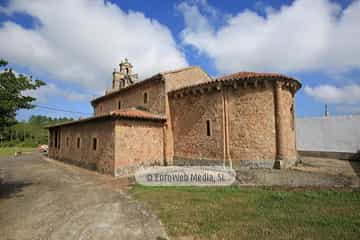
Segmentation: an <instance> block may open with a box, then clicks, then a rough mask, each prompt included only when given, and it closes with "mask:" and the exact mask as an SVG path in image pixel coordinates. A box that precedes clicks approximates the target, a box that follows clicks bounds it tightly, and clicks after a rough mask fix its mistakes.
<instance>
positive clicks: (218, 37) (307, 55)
mask: <svg viewBox="0 0 360 240" xmlns="http://www.w3.org/2000/svg"><path fill="white" fill-rule="evenodd" d="M262 7H263V8H265V10H266V9H267V10H266V11H265V17H263V16H261V15H259V14H258V13H257V12H255V11H251V10H248V9H247V10H244V11H242V12H239V13H238V14H236V15H233V16H231V17H228V18H227V19H226V22H225V24H224V25H222V26H220V27H217V28H216V27H214V26H213V25H212V24H210V21H209V17H208V14H206V12H204V11H202V6H201V5H199V4H190V3H189V2H183V3H181V4H179V5H178V10H179V11H180V12H181V13H182V14H183V16H184V20H185V25H186V27H185V29H184V30H183V31H182V40H183V43H184V44H187V45H191V46H193V47H195V48H196V49H198V50H199V51H200V52H202V53H206V54H208V56H210V57H211V58H212V59H214V61H215V65H216V67H217V69H218V70H219V71H220V72H221V73H228V72H236V71H242V70H254V71H281V72H303V71H326V72H329V71H333V72H345V71H348V70H352V69H359V68H360V44H359V39H360V27H359V23H360V1H359V0H357V1H354V2H352V3H351V4H350V5H349V6H347V8H346V9H341V7H340V6H339V5H338V4H335V3H333V2H331V1H329V0H317V1H313V0H296V1H294V2H293V3H292V4H291V5H289V6H282V7H281V8H280V9H279V10H274V9H272V8H269V7H265V6H262Z"/></svg>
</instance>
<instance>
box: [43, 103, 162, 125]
mask: <svg viewBox="0 0 360 240" xmlns="http://www.w3.org/2000/svg"><path fill="white" fill-rule="evenodd" d="M103 119H129V120H147V121H166V117H165V116H163V115H159V114H155V113H151V112H147V111H143V110H140V109H136V108H127V109H120V110H116V111H112V112H110V113H109V114H103V115H98V116H93V117H89V118H83V119H79V120H76V121H70V122H64V123H59V124H54V125H50V126H47V127H46V128H54V127H60V126H66V125H74V124H79V123H84V122H91V121H97V120H103Z"/></svg>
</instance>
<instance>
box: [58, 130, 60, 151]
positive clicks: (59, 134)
mask: <svg viewBox="0 0 360 240" xmlns="http://www.w3.org/2000/svg"><path fill="white" fill-rule="evenodd" d="M60 142H61V131H60V129H59V140H58V148H59V149H60Z"/></svg>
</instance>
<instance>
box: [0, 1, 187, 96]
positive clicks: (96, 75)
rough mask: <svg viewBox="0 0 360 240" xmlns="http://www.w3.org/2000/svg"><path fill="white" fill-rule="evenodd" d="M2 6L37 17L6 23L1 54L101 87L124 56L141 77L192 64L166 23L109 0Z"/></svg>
mask: <svg viewBox="0 0 360 240" xmlns="http://www.w3.org/2000/svg"><path fill="white" fill-rule="evenodd" d="M0 12H5V13H6V14H13V13H15V12H22V13H26V14H28V15H30V16H32V17H34V18H35V19H37V22H38V23H37V24H36V26H35V28H34V29H25V28H23V27H22V26H20V25H18V24H16V23H14V22H9V21H8V22H5V23H3V25H2V26H0V53H1V57H3V58H5V59H7V60H8V61H10V62H11V63H15V64H20V65H24V66H28V67H30V69H31V70H32V71H41V72H47V73H50V74H51V75H52V76H53V77H55V78H57V79H59V80H62V81H67V82H71V83H77V84H80V85H82V86H85V87H87V88H91V89H94V90H99V89H101V90H102V89H104V88H105V87H106V86H108V85H110V84H111V78H112V75H111V73H112V70H113V67H115V65H117V64H118V63H119V62H120V60H121V59H122V58H124V57H128V58H129V60H130V61H131V62H132V63H133V65H134V68H135V69H134V70H135V71H137V72H138V73H139V74H140V76H141V77H147V76H149V75H151V74H154V73H156V72H159V71H163V70H168V69H174V68H177V67H183V66H186V65H187V62H186V59H185V57H184V55H183V54H182V53H181V52H180V51H179V50H178V49H177V46H176V42H175V40H174V38H173V37H172V35H171V32H170V31H169V29H168V28H167V27H166V26H164V25H161V24H160V23H159V22H157V21H156V20H152V19H149V18H147V17H146V16H144V15H143V14H142V13H139V12H132V11H130V12H124V11H123V10H122V9H120V8H119V7H118V6H117V5H115V4H112V3H110V2H108V1H103V0H77V1H73V0H62V1H58V0H37V1H28V0H11V1H10V3H9V6H7V7H6V8H0Z"/></svg>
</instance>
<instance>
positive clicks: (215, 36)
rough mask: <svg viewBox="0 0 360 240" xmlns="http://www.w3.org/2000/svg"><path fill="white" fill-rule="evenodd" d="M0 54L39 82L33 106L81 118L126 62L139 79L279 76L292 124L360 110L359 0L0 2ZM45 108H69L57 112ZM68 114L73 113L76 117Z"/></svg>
mask: <svg viewBox="0 0 360 240" xmlns="http://www.w3.org/2000/svg"><path fill="white" fill-rule="evenodd" d="M0 6H1V7H0V57H2V58H5V59H6V60H7V61H9V62H10V64H11V66H12V67H13V69H14V70H15V71H16V72H21V73H25V74H31V75H32V76H33V77H35V78H39V79H42V80H44V81H45V82H46V83H47V86H46V87H43V88H42V89H40V90H37V91H36V92H30V93H28V94H30V95H33V96H35V97H37V99H38V100H37V102H36V104H37V105H39V106H43V107H37V108H35V109H32V110H30V111H28V110H26V111H25V110H22V111H19V113H18V119H20V120H23V119H27V118H28V117H29V116H31V115H32V114H43V115H49V116H54V117H63V116H67V117H74V118H78V117H80V116H89V115H91V114H92V108H91V106H90V104H89V101H90V100H91V98H92V97H95V96H99V95H101V94H103V92H104V90H105V88H107V87H110V84H111V78H112V75H111V73H112V70H113V68H115V67H117V64H118V63H119V62H120V61H121V59H123V58H125V57H127V58H129V60H130V61H131V62H132V63H133V64H134V68H135V69H134V70H135V71H136V72H138V73H139V74H140V78H142V79H143V78H146V77H148V76H151V75H153V74H156V73H157V72H160V71H164V70H172V69H176V68H180V67H184V66H188V65H199V66H201V67H202V68H203V69H204V70H205V71H207V72H208V73H209V74H210V75H211V76H214V77H216V76H220V75H224V74H228V73H233V72H239V71H259V72H279V73H283V74H286V75H289V76H293V77H296V78H297V79H299V80H300V81H301V82H302V84H303V88H302V89H301V90H300V91H299V92H298V93H297V95H296V114H297V116H298V117H308V116H321V115H322V114H323V112H324V104H325V103H327V104H328V105H329V111H330V114H332V115H348V114H359V113H360V41H359V39H360V28H359V23H360V1H359V0H357V1H351V0H344V1H329V0H318V1H312V0H296V1H280V0H276V1H275V0H274V1H233V0H223V1H211V0H208V1H206V0H182V1H163V0H152V1H140V0H123V1H120V0H118V1H115V0H114V1H101V0H78V1H71V0H64V1H55V0H54V1H46V0H38V1H26V0H1V1H0ZM44 107H52V108H59V109H64V110H68V111H69V112H60V111H54V110H50V109H47V108H44ZM74 112H76V113H74Z"/></svg>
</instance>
